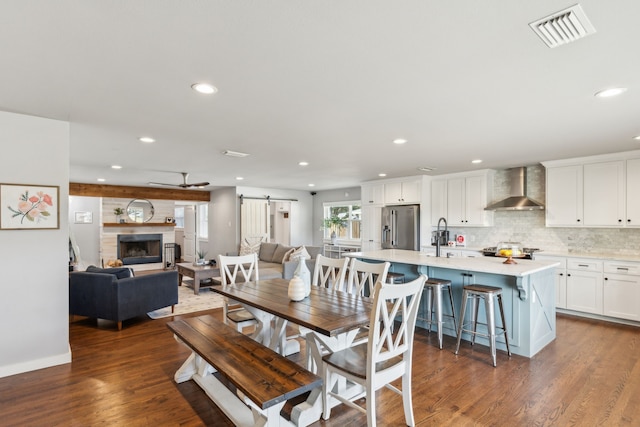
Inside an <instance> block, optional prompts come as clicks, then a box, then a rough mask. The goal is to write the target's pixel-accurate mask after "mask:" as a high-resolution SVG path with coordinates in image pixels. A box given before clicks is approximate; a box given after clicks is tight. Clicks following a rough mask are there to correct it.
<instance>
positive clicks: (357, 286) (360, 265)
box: [345, 258, 391, 345]
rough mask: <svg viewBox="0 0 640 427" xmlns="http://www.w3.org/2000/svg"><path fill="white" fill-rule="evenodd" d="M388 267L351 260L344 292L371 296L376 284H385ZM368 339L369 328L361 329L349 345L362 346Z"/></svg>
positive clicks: (387, 265) (388, 263)
mask: <svg viewBox="0 0 640 427" xmlns="http://www.w3.org/2000/svg"><path fill="white" fill-rule="evenodd" d="M389 267H391V263H390V262H380V263H373V262H366V261H360V260H359V259H356V258H353V259H352V260H351V262H350V263H349V275H348V276H347V281H346V284H345V291H346V292H348V293H350V294H353V295H360V296H370V295H372V294H373V288H374V287H375V285H376V282H382V283H386V282H387V273H388V272H389ZM368 337H369V328H368V327H366V328H362V329H361V330H360V332H358V334H357V335H356V337H355V338H354V340H353V343H351V345H358V344H362V343H364V342H366V341H367V339H368Z"/></svg>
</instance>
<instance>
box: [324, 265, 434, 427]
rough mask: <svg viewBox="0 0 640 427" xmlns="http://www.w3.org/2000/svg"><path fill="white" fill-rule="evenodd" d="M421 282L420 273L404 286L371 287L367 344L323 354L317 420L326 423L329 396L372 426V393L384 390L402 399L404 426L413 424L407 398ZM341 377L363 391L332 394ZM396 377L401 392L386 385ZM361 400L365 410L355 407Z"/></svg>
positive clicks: (422, 276)
mask: <svg viewBox="0 0 640 427" xmlns="http://www.w3.org/2000/svg"><path fill="white" fill-rule="evenodd" d="M426 280H427V276H426V275H424V274H423V275H421V276H420V277H418V278H417V279H415V280H413V281H411V282H409V283H405V284H396V285H391V284H384V283H381V282H378V283H376V286H375V288H374V292H373V298H374V307H373V310H372V312H371V317H370V322H369V339H368V341H367V343H366V344H360V345H358V346H354V347H348V348H346V349H344V350H340V351H336V352H334V353H331V354H327V355H325V356H323V358H322V371H323V376H322V377H323V379H324V382H323V384H322V400H323V405H324V410H323V413H322V417H323V418H324V419H325V420H327V419H329V417H330V415H331V406H330V402H329V398H330V397H333V398H335V399H338V400H339V401H340V402H342V403H344V404H346V405H348V406H350V407H353V408H355V409H357V410H359V411H361V412H364V413H366V414H367V426H375V425H376V402H375V399H376V395H375V392H376V390H379V389H380V388H382V387H387V388H389V389H390V390H392V391H394V392H396V393H398V394H400V395H402V402H403V407H404V416H405V422H406V424H407V425H409V426H413V425H415V420H414V417H413V404H412V400H411V357H412V353H413V336H414V332H415V326H416V317H417V315H418V308H419V307H420V298H421V297H422V289H423V287H424V282H425V281H426ZM399 313H402V315H401V316H399V315H398V314H399ZM398 317H400V318H401V319H402V320H401V321H400V325H399V326H398V325H396V326H395V327H393V323H394V321H395V320H396V319H397V318H398ZM340 376H342V377H344V378H346V379H347V380H348V381H351V382H353V383H356V384H359V385H361V386H362V387H363V392H362V393H359V394H358V393H356V395H355V396H352V395H346V396H343V395H341V394H340V392H339V391H334V386H335V385H336V382H337V381H338V379H339V377H340ZM398 378H402V386H401V387H402V389H398V388H397V387H395V386H394V385H392V384H391V382H393V381H395V380H396V379H398ZM351 394H352V393H351ZM362 397H365V408H363V407H362V406H360V405H358V404H356V403H355V401H356V400H358V399H361V398H362Z"/></svg>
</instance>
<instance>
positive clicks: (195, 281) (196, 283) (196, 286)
mask: <svg viewBox="0 0 640 427" xmlns="http://www.w3.org/2000/svg"><path fill="white" fill-rule="evenodd" d="M193 293H194V294H196V295H198V294H199V293H200V275H199V274H198V272H197V271H196V272H195V273H193Z"/></svg>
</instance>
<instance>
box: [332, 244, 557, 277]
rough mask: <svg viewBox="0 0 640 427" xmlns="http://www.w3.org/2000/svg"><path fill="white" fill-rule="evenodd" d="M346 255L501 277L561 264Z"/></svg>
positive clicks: (388, 252)
mask: <svg viewBox="0 0 640 427" xmlns="http://www.w3.org/2000/svg"><path fill="white" fill-rule="evenodd" d="M344 255H345V256H348V257H354V258H363V259H371V260H378V261H389V262H391V263H400V264H409V265H423V266H427V267H435V268H448V269H451V270H464V271H476V272H479V273H490V274H500V275H503V276H516V277H522V276H528V275H530V274H533V273H537V272H539V271H543V270H546V269H549V268H554V267H557V266H558V265H560V264H559V263H557V262H553V261H534V260H527V259H516V260H515V261H516V262H517V264H505V263H504V261H505V260H506V258H500V257H473V258H468V257H451V258H446V257H434V256H430V255H428V254H426V253H423V252H418V251H409V250H404V249H383V250H380V251H368V252H350V253H345V254H344Z"/></svg>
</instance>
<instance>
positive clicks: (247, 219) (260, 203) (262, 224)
mask: <svg viewBox="0 0 640 427" xmlns="http://www.w3.org/2000/svg"><path fill="white" fill-rule="evenodd" d="M269 221H270V219H269V206H268V204H267V201H266V200H253V199H248V200H247V199H244V200H243V201H242V204H241V205H240V240H241V241H242V240H244V239H245V238H255V237H259V236H265V237H266V240H265V241H268V238H269V229H270V223H269Z"/></svg>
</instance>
